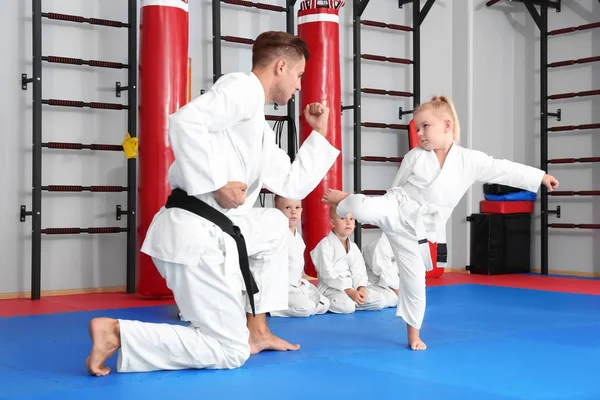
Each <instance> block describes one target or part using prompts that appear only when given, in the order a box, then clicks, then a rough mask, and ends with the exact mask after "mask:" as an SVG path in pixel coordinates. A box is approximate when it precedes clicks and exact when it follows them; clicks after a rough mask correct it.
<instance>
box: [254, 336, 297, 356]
mask: <svg viewBox="0 0 600 400" xmlns="http://www.w3.org/2000/svg"><path fill="white" fill-rule="evenodd" d="M248 342H249V343H250V354H258V353H260V352H261V351H265V350H276V351H288V350H298V349H300V345H299V344H291V343H289V342H287V341H285V340H283V339H281V338H279V337H277V336H275V335H273V334H272V333H271V332H264V333H259V332H250V340H249V341H248Z"/></svg>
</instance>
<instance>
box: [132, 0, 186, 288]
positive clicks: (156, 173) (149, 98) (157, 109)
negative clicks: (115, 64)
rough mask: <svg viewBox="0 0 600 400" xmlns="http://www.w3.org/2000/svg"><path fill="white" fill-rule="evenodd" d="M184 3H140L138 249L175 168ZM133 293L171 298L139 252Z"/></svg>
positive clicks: (172, 0) (181, 95)
mask: <svg viewBox="0 0 600 400" xmlns="http://www.w3.org/2000/svg"><path fill="white" fill-rule="evenodd" d="M187 3H188V2H187V0H142V1H141V12H140V20H141V30H140V81H139V96H140V97H139V98H140V100H139V103H140V107H139V121H140V122H139V124H140V134H139V138H140V139H139V155H138V163H139V173H138V174H139V187H138V249H139V248H140V247H141V245H142V243H143V242H144V239H145V237H146V232H147V231H148V227H149V226H150V223H151V222H152V218H153V217H154V215H155V214H156V212H157V211H158V210H159V209H160V208H161V207H162V206H163V205H164V204H165V202H166V200H167V197H168V196H169V194H170V193H171V188H170V186H169V182H168V177H167V174H168V170H169V167H170V166H171V164H172V163H173V160H174V158H173V152H172V150H171V146H170V144H169V134H168V116H169V115H170V114H173V113H174V112H175V111H177V110H178V109H179V108H181V107H182V106H183V105H185V103H186V98H187V79H188V77H187V75H188V74H187V72H188V4H187ZM137 292H138V293H139V294H141V295H143V296H148V297H166V296H172V293H171V291H170V290H169V289H168V288H167V286H166V284H165V280H164V279H163V278H162V277H161V276H160V274H159V273H158V271H157V270H156V267H155V266H154V263H153V262H152V259H151V258H150V257H149V256H148V255H146V254H143V253H141V252H140V251H138V281H137Z"/></svg>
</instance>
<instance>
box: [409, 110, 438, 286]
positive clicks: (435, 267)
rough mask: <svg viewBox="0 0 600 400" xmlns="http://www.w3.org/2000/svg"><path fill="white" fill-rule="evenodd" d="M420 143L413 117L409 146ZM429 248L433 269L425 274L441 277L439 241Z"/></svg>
mask: <svg viewBox="0 0 600 400" xmlns="http://www.w3.org/2000/svg"><path fill="white" fill-rule="evenodd" d="M418 145H419V136H418V134H417V127H416V126H415V120H414V119H411V120H410V123H409V124H408V147H410V148H411V149H412V148H414V147H417V146H418ZM429 250H430V252H431V261H432V262H433V269H432V270H431V271H427V274H426V275H425V276H426V277H427V278H439V277H440V276H442V275H443V274H444V268H440V267H438V265H437V261H436V260H437V255H438V249H437V243H432V242H429Z"/></svg>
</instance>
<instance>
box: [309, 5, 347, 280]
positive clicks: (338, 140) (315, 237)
mask: <svg viewBox="0 0 600 400" xmlns="http://www.w3.org/2000/svg"><path fill="white" fill-rule="evenodd" d="M298 36H299V37H301V38H302V39H303V40H304V41H305V42H306V44H307V45H308V50H309V52H310V59H309V61H308V62H307V63H306V69H305V73H304V77H303V78H302V90H301V91H300V95H299V99H300V143H302V142H304V140H306V138H307V137H308V136H309V135H310V134H311V132H312V129H311V128H310V126H309V125H308V123H307V122H306V120H305V119H304V117H303V115H304V114H303V113H304V108H305V107H306V105H307V104H310V103H314V102H322V101H323V100H327V106H328V107H329V109H330V110H331V112H330V114H329V125H328V129H327V139H328V140H329V142H330V143H331V144H332V145H333V146H335V147H336V148H337V149H340V150H341V148H342V135H341V113H340V110H341V106H342V104H341V89H340V40H339V38H340V35H339V14H338V9H334V8H309V9H306V10H301V11H299V12H298ZM327 189H340V190H341V189H342V158H341V157H338V158H337V160H336V161H335V163H334V164H333V166H332V167H331V169H330V170H329V172H328V173H327V175H326V176H325V177H324V178H323V180H322V181H321V182H320V183H319V185H318V186H317V187H316V188H315V190H313V191H312V193H310V194H309V195H308V196H307V197H306V198H305V199H304V200H303V202H302V207H303V208H304V210H303V213H302V236H303V238H304V241H305V243H306V253H305V261H306V263H305V269H304V270H305V273H306V274H308V275H310V276H316V271H315V267H314V265H313V264H312V261H311V259H310V254H309V253H310V251H311V250H312V249H314V248H315V246H316V245H317V244H318V243H319V241H320V240H321V239H322V238H324V237H325V236H327V234H328V233H329V231H330V230H331V225H330V224H329V205H328V204H325V203H323V202H321V198H322V197H323V194H324V193H325V191H326V190H327Z"/></svg>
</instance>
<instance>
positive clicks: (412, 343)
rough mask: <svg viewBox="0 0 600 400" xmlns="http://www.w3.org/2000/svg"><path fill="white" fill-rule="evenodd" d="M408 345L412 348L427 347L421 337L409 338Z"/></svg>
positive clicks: (422, 348)
mask: <svg viewBox="0 0 600 400" xmlns="http://www.w3.org/2000/svg"><path fill="white" fill-rule="evenodd" d="M408 345H409V346H410V348H411V349H412V350H425V349H426V348H427V345H426V344H425V343H424V342H423V341H422V340H421V339H416V340H409V341H408Z"/></svg>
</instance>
